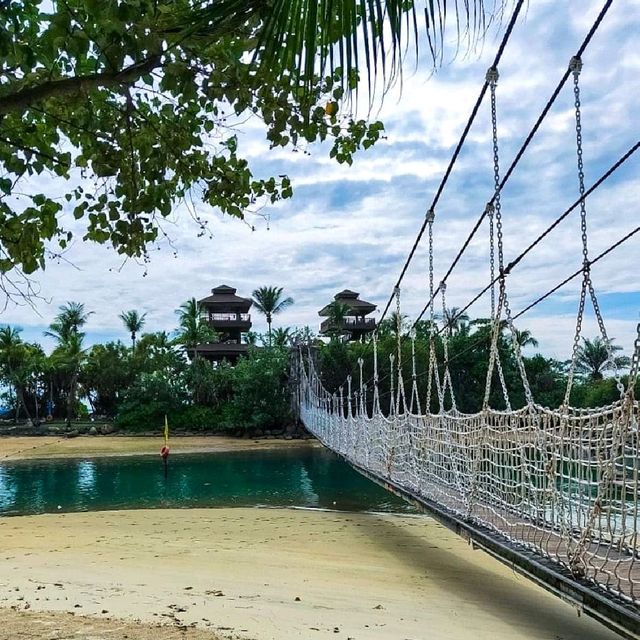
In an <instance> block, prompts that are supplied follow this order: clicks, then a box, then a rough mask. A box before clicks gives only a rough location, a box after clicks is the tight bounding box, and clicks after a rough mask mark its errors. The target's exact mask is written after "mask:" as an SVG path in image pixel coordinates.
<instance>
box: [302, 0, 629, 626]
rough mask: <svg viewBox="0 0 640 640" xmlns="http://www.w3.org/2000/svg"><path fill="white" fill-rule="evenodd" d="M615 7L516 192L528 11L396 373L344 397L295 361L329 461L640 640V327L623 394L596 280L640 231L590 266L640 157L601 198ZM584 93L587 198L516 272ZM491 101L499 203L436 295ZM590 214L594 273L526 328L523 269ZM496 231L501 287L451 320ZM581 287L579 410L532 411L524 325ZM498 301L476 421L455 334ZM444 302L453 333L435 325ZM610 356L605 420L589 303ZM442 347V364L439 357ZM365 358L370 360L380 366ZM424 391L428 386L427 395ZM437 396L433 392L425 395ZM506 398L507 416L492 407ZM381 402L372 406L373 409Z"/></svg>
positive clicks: (488, 80) (431, 218) (307, 415)
mask: <svg viewBox="0 0 640 640" xmlns="http://www.w3.org/2000/svg"><path fill="white" fill-rule="evenodd" d="M611 3H612V2H611V0H609V1H607V2H605V3H604V5H603V7H602V10H601V11H600V13H599V15H598V17H597V18H596V20H595V22H594V23H593V25H592V27H591V29H590V30H589V32H588V34H587V36H586V37H585V39H584V41H583V42H582V44H581V46H580V47H579V49H578V51H577V53H576V55H575V56H574V57H572V58H571V61H570V62H569V65H568V67H567V69H566V71H565V72H564V74H563V76H562V78H561V79H560V82H559V83H558V85H557V86H556V87H555V89H554V91H553V92H552V94H551V97H550V99H549V101H548V102H547V104H546V105H545V107H544V109H543V111H542V113H541V114H540V116H539V117H538V118H537V119H536V121H535V123H534V125H533V127H532V129H531V131H530V133H529V134H528V135H527V137H526V138H525V141H524V143H523V145H522V147H521V148H520V150H519V151H518V153H517V154H516V156H515V158H514V160H513V162H512V163H511V164H510V165H509V168H508V170H507V172H506V173H505V175H504V176H501V172H500V154H499V144H498V142H499V141H498V133H497V131H498V127H497V122H498V117H497V112H498V104H497V102H498V95H497V94H498V92H497V87H498V80H499V73H498V63H499V61H500V58H501V56H502V53H503V51H504V49H505V47H506V44H507V41H508V39H509V36H510V34H511V31H512V29H513V25H514V23H515V20H516V18H517V15H518V12H519V11H520V8H521V6H522V2H518V3H517V5H516V8H515V10H514V15H513V17H512V20H511V21H510V23H509V26H508V28H507V32H506V33H505V36H504V38H503V40H502V42H501V44H500V48H499V51H498V55H497V56H496V58H495V59H494V64H492V66H491V67H490V68H489V70H488V71H487V74H486V77H485V81H484V84H483V87H482V90H481V92H480V95H479V97H478V100H477V101H476V103H475V105H474V107H473V110H472V113H471V116H470V118H469V120H468V122H467V125H466V126H465V128H464V131H463V134H462V137H461V139H460V141H459V143H458V145H457V146H456V148H455V151H454V154H453V157H452V159H451V161H450V163H449V165H448V167H447V169H446V172H445V175H444V177H443V179H442V181H441V183H440V185H439V187H438V189H437V192H436V196H435V198H434V200H433V202H432V204H431V206H430V207H429V209H428V211H427V214H426V216H425V219H424V222H423V224H422V227H421V229H420V230H419V233H418V234H417V238H416V240H415V242H414V244H413V247H412V248H411V251H410V253H409V256H408V258H407V261H406V262H405V264H404V266H403V268H402V271H401V274H400V277H399V278H398V281H397V283H396V285H395V287H394V290H393V293H392V295H391V297H390V298H389V301H388V303H387V305H386V308H385V309H384V312H383V316H382V317H383V318H384V316H385V315H386V314H387V312H388V310H389V309H390V307H391V305H392V303H393V301H394V300H395V305H396V313H395V320H396V322H397V327H396V331H395V333H396V336H397V345H396V352H395V354H391V355H390V357H389V362H388V363H381V362H379V361H378V339H377V336H376V335H375V334H374V335H373V338H372V340H371V342H370V345H371V348H372V349H373V354H372V357H373V378H372V379H371V380H365V379H364V376H363V365H364V360H363V358H360V359H359V360H358V366H359V378H358V377H357V376H356V377H355V379H352V378H351V377H348V378H347V380H346V381H345V384H344V385H343V386H342V387H340V388H339V390H338V391H337V392H335V393H330V392H329V391H327V389H326V388H325V387H324V386H323V384H322V380H321V375H320V372H319V371H318V365H317V362H316V357H315V352H314V350H313V349H312V348H311V347H310V346H309V347H308V348H305V347H301V348H300V350H299V353H298V356H297V358H296V363H295V372H294V373H295V376H296V380H297V387H296V402H297V408H298V411H299V416H300V419H301V421H302V422H303V423H304V425H305V426H306V427H307V429H308V430H309V431H311V433H313V434H314V435H315V436H317V437H318V439H319V440H320V441H321V442H322V443H323V444H324V445H325V446H327V447H328V448H330V449H332V450H333V451H335V452H336V453H338V454H339V455H341V456H343V457H344V458H345V459H346V460H347V461H348V462H349V463H350V464H351V465H352V466H354V467H355V468H356V469H357V470H358V471H360V472H361V473H363V474H364V475H366V476H368V477H370V478H371V479H373V480H374V481H376V482H378V483H380V484H382V485H383V486H385V487H386V488H388V489H389V490H391V491H394V492H395V493H398V494H399V495H401V496H403V497H405V498H406V499H408V500H412V501H414V502H417V503H419V504H420V505H421V506H423V507H426V508H427V509H428V510H429V511H430V512H431V513H433V514H434V515H435V516H436V517H438V518H440V519H441V521H443V522H444V523H445V524H447V525H448V526H451V527H452V528H454V529H455V530H456V531H458V532H459V533H461V534H463V535H465V537H467V538H468V539H470V540H471V541H473V542H474V544H477V545H479V546H481V547H482V548H484V549H485V550H487V551H489V552H490V553H492V554H493V555H494V556H496V557H497V558H499V559H501V560H502V561H505V562H508V563H509V564H511V565H512V566H513V567H514V568H516V569H518V570H519V571H521V572H522V573H524V574H526V575H528V576H529V577H531V578H533V579H535V580H536V581H537V582H539V583H540V584H541V585H543V586H544V587H546V588H548V589H550V590H552V591H554V592H555V593H557V594H559V595H561V596H562V597H564V598H565V599H568V600H570V601H571V602H573V603H574V604H576V605H577V606H579V607H580V608H581V609H583V610H585V611H586V612H587V613H589V614H590V615H593V616H595V617H596V618H598V619H599V620H600V621H602V622H604V623H605V624H607V625H608V626H610V627H612V628H614V629H616V630H618V631H619V632H621V633H623V634H624V635H626V636H628V637H634V638H635V637H640V540H639V534H640V513H639V508H640V507H639V504H638V497H639V495H638V494H639V491H640V482H639V479H640V458H639V457H638V453H639V430H638V421H639V415H640V409H639V404H638V401H637V400H636V398H635V396H634V387H635V385H636V382H637V380H638V375H639V369H640V325H638V337H637V339H636V340H635V343H634V345H633V356H632V359H631V366H630V371H629V374H628V377H627V378H626V380H623V378H622V376H621V375H620V372H619V371H618V369H617V367H616V363H615V358H614V356H613V348H612V344H611V340H610V338H609V335H608V333H607V329H606V324H605V321H604V318H603V315H602V313H601V309H600V305H599V301H598V297H597V293H596V289H595V286H594V283H593V279H592V275H591V267H592V265H593V264H595V263H596V262H597V261H599V260H600V259H602V258H603V257H605V256H606V255H609V254H610V253H611V252H612V251H613V250H615V249H616V248H618V247H619V246H621V245H622V244H623V243H625V242H627V241H628V240H629V239H630V238H632V237H634V236H635V235H636V234H637V233H638V232H640V227H636V228H635V229H634V230H632V231H630V232H629V233H628V234H627V235H625V236H623V237H622V238H620V239H618V240H616V242H614V243H612V244H611V245H610V246H609V247H608V248H607V249H606V250H605V251H603V252H601V253H600V254H598V255H597V256H596V257H595V258H592V257H591V255H590V253H589V244H588V239H589V234H588V215H587V205H586V203H587V198H588V196H589V195H590V194H591V193H593V192H594V191H595V190H596V189H597V188H599V187H600V186H601V185H602V184H603V183H604V182H605V181H606V180H607V179H608V178H609V177H610V176H611V175H612V174H613V173H614V172H615V171H616V170H617V169H618V168H619V167H620V166H622V165H623V164H624V163H625V162H626V161H627V160H628V159H629V158H630V157H631V156H632V155H633V154H634V153H635V152H636V151H637V150H638V148H639V147H640V142H638V143H636V144H634V145H633V146H632V147H630V149H629V150H628V151H627V152H626V153H625V154H624V155H623V156H622V157H621V158H620V159H618V160H617V161H616V162H615V163H614V164H613V165H611V167H610V168H609V169H608V170H607V171H606V172H605V173H604V174H603V175H602V176H601V177H600V178H599V179H598V180H596V182H594V183H593V184H592V185H591V186H590V187H589V188H587V187H586V186H585V176H584V164H583V149H582V119H581V110H582V105H581V95H580V75H581V73H582V57H581V56H582V54H583V53H584V51H585V50H586V48H587V46H588V44H589V42H590V41H591V39H592V38H593V36H594V34H595V32H596V31H597V29H598V27H599V26H600V24H601V22H602V20H603V19H604V17H605V15H606V14H607V11H608V10H609V7H610V6H611ZM569 78H572V79H573V98H574V113H575V145H576V158H577V183H578V198H577V200H576V201H575V202H574V203H573V204H572V205H571V206H570V207H569V208H567V209H566V210H565V211H564V212H563V213H562V214H561V215H560V216H559V217H558V218H557V219H556V220H555V221H554V222H553V223H552V224H551V226H550V227H548V228H547V229H546V230H545V231H544V232H543V233H542V234H540V236H539V237H538V238H536V239H535V240H534V241H533V242H532V243H530V244H529V246H528V247H527V248H526V249H525V250H524V251H523V252H522V253H521V254H520V255H518V256H517V257H516V258H515V259H514V260H512V261H511V262H509V263H508V264H505V258H504V233H503V217H502V203H501V193H502V190H503V189H504V187H505V185H506V183H507V181H508V179H509V177H510V176H511V175H512V173H513V171H514V169H515V168H516V166H517V164H518V163H519V162H520V160H521V158H522V157H523V155H524V154H525V151H526V149H527V147H528V145H529V144H530V143H531V140H532V139H533V138H534V136H535V135H536V133H537V131H538V129H539V127H540V125H541V123H542V122H543V120H544V119H545V117H546V116H547V114H548V113H549V111H550V109H551V107H552V105H553V103H554V102H555V100H556V98H557V97H558V96H559V95H560V93H561V91H562V89H563V88H564V86H565V84H566V83H567V81H568V80H569ZM487 92H488V94H489V97H490V106H491V130H492V142H493V178H494V190H493V193H492V194H491V198H490V199H489V202H488V203H487V204H486V206H485V207H484V210H483V212H482V214H481V215H480V217H479V219H478V220H477V222H476V223H475V224H474V226H473V229H472V231H471V233H470V235H469V236H468V237H467V238H466V239H465V241H464V243H463V244H462V247H461V249H460V251H459V252H458V253H457V255H456V257H455V259H454V261H453V262H452V264H451V265H450V267H449V269H448V270H447V271H446V274H445V276H444V277H443V278H442V279H441V280H440V282H439V284H438V285H437V286H435V278H434V266H433V263H434V260H433V256H434V240H433V238H434V223H435V219H436V216H435V207H436V205H437V203H438V201H439V199H440V196H441V194H442V192H443V189H444V187H445V184H446V182H447V180H448V178H449V175H450V173H451V170H452V168H453V165H454V164H455V161H456V158H457V157H458V154H459V152H460V150H461V148H462V146H463V144H464V142H465V140H466V137H467V134H468V132H469V129H470V128H471V125H472V123H473V121H474V120H475V118H476V116H477V114H478V111H479V107H480V104H481V103H482V102H483V100H484V97H485V95H486V94H487ZM575 210H577V211H579V215H580V228H581V251H582V265H581V267H580V268H579V269H578V270H577V271H575V272H574V273H573V274H571V275H570V276H569V277H567V278H565V279H564V280H563V281H561V282H560V283H559V284H558V285H557V286H555V287H553V288H552V289H551V290H549V291H548V292H546V293H545V294H543V295H541V296H540V297H539V298H537V299H536V300H535V301H534V302H533V303H531V304H530V305H529V306H528V307H526V308H525V309H523V310H522V311H521V312H519V313H517V314H515V315H514V314H513V312H512V310H511V306H510V302H509V296H508V287H507V280H508V276H509V275H510V274H511V273H512V271H513V270H514V269H515V268H516V267H517V266H518V265H519V264H520V262H521V261H522V260H523V259H524V257H525V256H526V255H527V254H528V253H529V252H530V251H531V250H532V249H533V248H534V247H536V246H537V245H538V244H539V243H540V242H542V241H543V240H544V239H545V238H547V237H548V235H549V234H550V233H551V232H552V231H553V230H554V229H555V228H556V227H557V226H558V224H560V223H561V222H562V221H563V220H564V219H565V218H566V217H567V216H568V215H569V214H570V213H571V212H573V211H575ZM484 221H487V222H488V225H487V226H488V240H489V248H490V249H489V256H488V258H489V284H488V285H487V286H486V287H485V288H484V289H483V290H482V291H481V292H480V293H479V294H478V295H477V296H475V297H474V298H473V299H472V300H471V302H470V303H469V304H467V305H466V306H465V307H464V308H463V309H462V311H460V312H459V313H458V314H457V316H454V317H453V318H451V317H449V318H448V317H447V314H446V310H447V307H446V296H447V280H448V278H449V276H450V274H451V273H452V271H453V270H454V269H455V267H456V266H457V264H458V263H459V261H460V258H461V256H462V255H463V253H464V252H465V251H466V249H467V247H468V246H469V243H470V242H471V240H472V238H473V237H474V236H475V235H476V234H477V233H478V231H479V230H480V229H481V227H482V223H483V222H484ZM425 231H426V232H427V238H428V261H429V273H428V302H427V304H426V305H425V307H424V308H423V310H422V312H421V313H420V314H419V316H418V317H417V319H416V321H415V322H414V324H413V329H412V332H411V334H410V339H411V372H412V373H411V380H405V379H404V375H405V374H404V371H406V367H403V357H406V353H407V352H406V350H405V351H404V355H403V348H402V346H403V337H402V314H401V286H402V281H403V278H404V276H405V274H406V272H407V268H408V266H409V263H410V262H411V260H412V259H413V257H414V255H415V253H416V251H417V249H418V246H419V244H420V242H421V239H422V237H423V235H424V233H425ZM579 276H582V281H581V285H580V296H579V304H578V310H577V315H576V328H575V333H574V337H573V345H572V357H571V360H570V363H569V367H568V375H567V384H566V388H565V392H564V400H563V402H562V404H561V406H559V407H558V408H555V409H552V408H548V407H544V406H542V405H540V404H538V403H537V402H536V400H535V398H534V397H533V393H532V391H531V387H530V384H529V380H528V377H527V370H526V366H525V362H524V360H523V356H522V353H521V348H520V344H519V342H518V339H517V332H516V328H515V325H514V320H516V319H518V318H520V317H521V316H522V315H523V314H524V313H526V312H527V311H529V310H530V309H532V308H534V307H535V306H536V305H537V304H539V303H540V302H542V301H543V300H545V299H546V298H548V297H549V296H550V295H552V294H553V293H555V292H556V291H557V290H558V289H560V288H561V287H563V286H565V285H566V284H567V283H568V282H570V281H571V280H573V279H575V278H577V277H579ZM487 292H488V293H489V294H490V309H491V317H490V327H491V338H490V348H489V355H488V362H487V369H486V379H485V385H484V397H483V402H482V408H481V410H480V411H479V412H477V413H473V414H468V413H463V412H461V411H459V410H458V408H457V404H456V394H455V391H454V385H453V382H452V377H451V372H450V369H449V365H450V362H451V360H450V358H449V340H450V338H451V333H452V325H453V323H454V322H455V320H456V317H460V316H461V315H462V314H463V313H464V312H465V311H466V310H467V309H468V308H469V307H470V306H471V305H472V304H474V303H475V302H476V301H477V300H479V299H480V297H482V296H483V295H485V294H486V293H487ZM438 295H439V297H440V300H439V303H440V302H441V304H442V318H443V322H442V324H441V326H440V327H438V325H437V323H436V317H437V316H436V310H435V306H436V300H437V299H438ZM588 300H589V301H590V302H591V305H592V307H593V311H594V315H595V318H596V321H597V325H598V329H599V332H600V335H601V337H602V340H603V344H604V345H605V346H606V349H607V363H606V364H607V366H608V367H610V368H611V369H612V370H613V371H614V377H615V381H616V386H617V390H618V392H619V399H618V400H616V401H615V402H613V403H612V404H610V405H609V406H605V407H600V408H597V409H579V408H575V407H573V406H571V393H572V388H573V384H574V379H575V375H576V364H577V360H578V354H579V342H580V338H581V335H582V324H583V320H584V316H585V307H586V305H587V301H588ZM427 312H428V313H429V323H428V326H429V327H430V330H429V336H428V365H427V371H426V376H427V380H426V392H425V385H424V384H423V385H419V384H418V380H417V379H418V375H417V373H416V371H417V367H416V349H415V339H416V338H415V328H416V326H417V324H418V321H419V320H421V318H422V317H423V316H424V315H425V314H426V313H427ZM505 330H506V332H507V333H508V335H509V336H510V338H509V340H508V343H509V347H510V350H511V352H512V354H511V355H512V357H513V359H514V361H515V363H516V371H517V373H518V377H519V382H520V384H521V385H522V390H523V393H524V398H525V404H524V406H523V407H521V408H517V409H514V408H512V401H511V397H510V393H509V388H508V385H507V381H506V379H505V374H504V370H503V366H502V358H503V357H504V354H501V351H500V349H499V342H500V337H501V335H502V333H503V331H505ZM436 337H438V339H439V340H440V342H441V345H442V348H441V349H440V350H437V349H436ZM365 355H366V354H365ZM383 368H384V370H385V375H388V376H389V383H390V392H389V394H388V396H387V394H382V393H381V391H380V382H381V371H382V370H383ZM421 382H422V381H421ZM420 388H422V391H420ZM495 389H497V390H498V391H499V393H500V394H501V397H502V402H503V405H504V408H500V409H496V408H495V407H493V406H491V402H490V399H491V397H492V390H495ZM367 394H372V396H371V395H369V398H367Z"/></svg>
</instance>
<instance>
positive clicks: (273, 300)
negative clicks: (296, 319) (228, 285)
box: [252, 287, 293, 346]
mask: <svg viewBox="0 0 640 640" xmlns="http://www.w3.org/2000/svg"><path fill="white" fill-rule="evenodd" d="M252 295H253V304H254V305H255V307H256V309H257V310H258V311H259V312H260V313H262V314H263V315H264V316H265V317H266V318H267V325H268V327H269V331H268V340H269V346H271V343H272V336H271V322H272V320H273V316H275V315H277V314H278V313H282V312H283V311H284V310H285V309H287V308H289V307H290V306H291V305H292V304H293V298H290V297H287V298H283V297H282V287H260V288H259V289H256V290H255V291H254V292H253V294H252Z"/></svg>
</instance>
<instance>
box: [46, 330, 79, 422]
mask: <svg viewBox="0 0 640 640" xmlns="http://www.w3.org/2000/svg"><path fill="white" fill-rule="evenodd" d="M83 341H84V333H81V332H79V331H71V332H70V333H69V334H68V335H67V336H65V337H64V339H62V340H61V341H60V342H59V343H58V346H57V347H56V348H55V349H54V350H53V353H52V354H51V361H52V364H53V366H54V367H55V369H56V370H58V371H60V372H62V373H63V374H64V375H65V377H66V379H67V384H66V394H67V418H66V422H67V425H70V424H71V421H72V420H73V418H74V417H75V410H76V401H77V390H78V377H79V376H80V370H81V369H82V366H83V365H84V363H85V361H86V358H87V350H86V349H85V348H84V344H83Z"/></svg>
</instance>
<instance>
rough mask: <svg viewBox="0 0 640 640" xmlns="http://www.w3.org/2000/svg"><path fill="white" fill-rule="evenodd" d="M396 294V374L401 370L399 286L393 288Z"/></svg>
mask: <svg viewBox="0 0 640 640" xmlns="http://www.w3.org/2000/svg"><path fill="white" fill-rule="evenodd" d="M394 293H395V296H396V341H397V349H398V374H400V371H401V370H402V341H401V333H402V316H401V315H400V287H396V288H395V290H394Z"/></svg>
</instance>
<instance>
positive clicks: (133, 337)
mask: <svg viewBox="0 0 640 640" xmlns="http://www.w3.org/2000/svg"><path fill="white" fill-rule="evenodd" d="M135 350H136V332H135V331H132V332H131V351H135Z"/></svg>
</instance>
